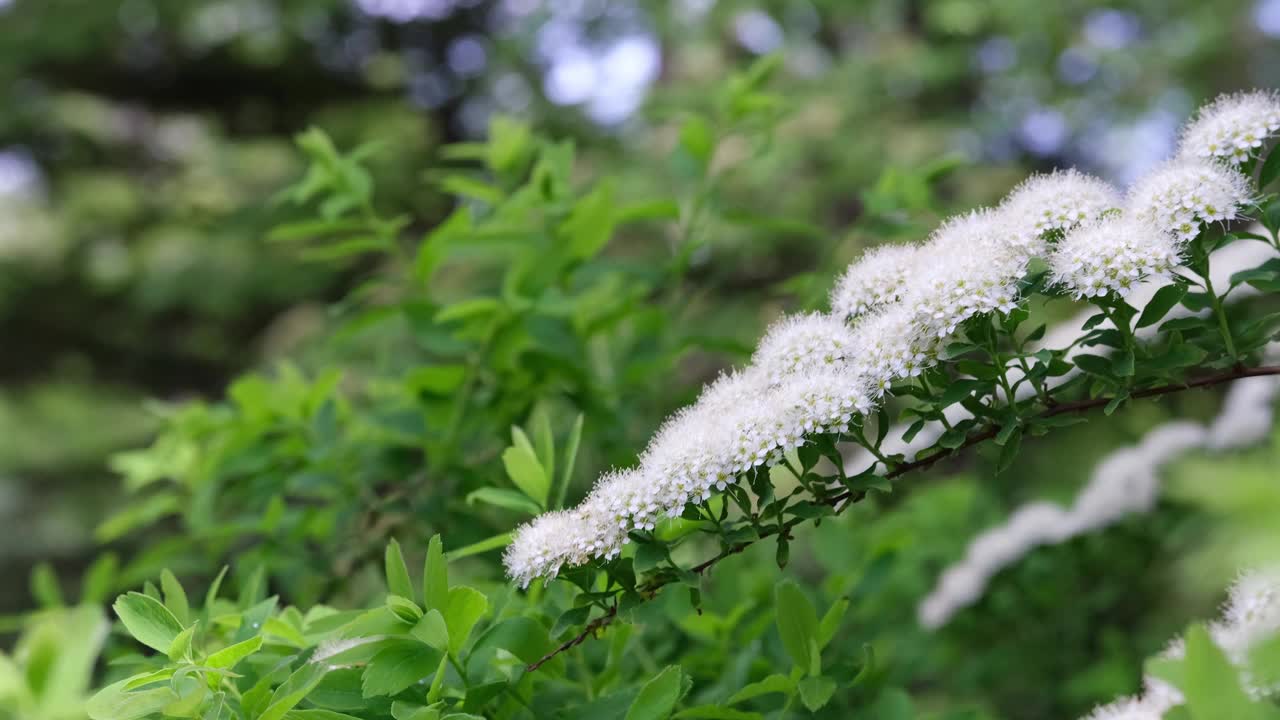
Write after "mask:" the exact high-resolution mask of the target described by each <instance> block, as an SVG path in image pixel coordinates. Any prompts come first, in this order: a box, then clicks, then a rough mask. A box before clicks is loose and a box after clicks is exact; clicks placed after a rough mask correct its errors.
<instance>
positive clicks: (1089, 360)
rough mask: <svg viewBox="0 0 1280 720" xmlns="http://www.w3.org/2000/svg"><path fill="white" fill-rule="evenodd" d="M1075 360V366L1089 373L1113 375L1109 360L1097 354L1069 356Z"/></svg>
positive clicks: (1106, 376)
mask: <svg viewBox="0 0 1280 720" xmlns="http://www.w3.org/2000/svg"><path fill="white" fill-rule="evenodd" d="M1071 359H1072V360H1073V361H1075V364H1076V366H1078V367H1079V368H1080V369H1081V370H1083V371H1085V372H1087V373H1089V374H1090V375H1098V376H1101V377H1105V378H1111V377H1114V376H1113V375H1112V369H1111V361H1110V360H1108V359H1107V358H1104V357H1101V356H1099V355H1083V354H1082V355H1076V356H1075V357H1073V358H1071Z"/></svg>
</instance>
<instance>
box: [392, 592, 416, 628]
mask: <svg viewBox="0 0 1280 720" xmlns="http://www.w3.org/2000/svg"><path fill="white" fill-rule="evenodd" d="M387 609H388V610H390V611H391V612H392V613H394V614H395V616H396V617H398V618H400V619H401V620H403V621H405V622H407V623H416V622H418V620H420V619H421V618H422V608H420V607H418V604H417V603H415V602H414V601H412V600H410V599H408V598H405V597H401V596H399V595H388V596H387Z"/></svg>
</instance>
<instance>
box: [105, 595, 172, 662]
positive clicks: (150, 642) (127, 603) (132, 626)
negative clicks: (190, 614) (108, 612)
mask: <svg viewBox="0 0 1280 720" xmlns="http://www.w3.org/2000/svg"><path fill="white" fill-rule="evenodd" d="M112 608H113V609H114V610H115V611H116V615H117V616H118V617H119V618H120V621H121V622H123V623H124V626H125V628H126V629H127V630H128V631H129V634H130V635H132V636H133V638H134V639H135V640H137V641H138V642H140V643H142V644H143V645H146V646H147V647H149V648H151V649H153V650H157V651H159V652H162V653H168V652H169V648H170V646H172V645H173V640H174V638H176V637H178V635H179V634H180V633H181V632H182V623H180V622H178V619H177V618H176V617H174V616H173V613H172V612H170V611H169V608H167V607H165V606H164V605H163V604H162V603H161V602H160V601H159V600H156V599H155V598H153V597H149V596H147V595H143V594H142V593H139V592H130V593H128V594H126V595H121V596H120V597H119V598H117V599H116V603H115V605H113V606H112Z"/></svg>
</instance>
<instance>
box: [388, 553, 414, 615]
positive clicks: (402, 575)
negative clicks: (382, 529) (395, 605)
mask: <svg viewBox="0 0 1280 720" xmlns="http://www.w3.org/2000/svg"><path fill="white" fill-rule="evenodd" d="M384 566H385V567H386V573H387V589H388V590H389V591H390V592H391V594H392V595H399V596H400V597H402V598H405V599H406V600H409V601H410V602H412V601H413V600H414V590H413V583H412V582H411V581H410V580H409V566H408V565H405V564H404V555H403V554H401V552H400V543H398V542H396V540H395V538H392V539H391V542H389V543H387V552H386V557H385V561H384Z"/></svg>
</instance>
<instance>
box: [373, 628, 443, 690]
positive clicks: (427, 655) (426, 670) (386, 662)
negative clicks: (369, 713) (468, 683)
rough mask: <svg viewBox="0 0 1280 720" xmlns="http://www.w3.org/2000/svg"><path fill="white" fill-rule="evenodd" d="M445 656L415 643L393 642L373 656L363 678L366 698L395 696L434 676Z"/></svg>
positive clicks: (414, 641)
mask: <svg viewBox="0 0 1280 720" xmlns="http://www.w3.org/2000/svg"><path fill="white" fill-rule="evenodd" d="M443 655H444V653H442V652H440V651H439V650H437V649H435V648H433V647H431V646H430V645H426V644H424V643H420V642H417V641H416V640H393V641H391V642H390V643H389V644H388V645H387V646H386V647H384V648H383V649H382V650H380V651H379V652H378V654H377V655H374V656H373V659H372V660H370V661H369V664H368V665H367V666H365V669H364V675H363V676H362V678H361V690H362V692H363V694H364V697H366V698H371V697H377V696H379V695H395V694H396V693H398V692H401V691H402V690H404V689H405V688H408V687H409V686H410V685H413V684H414V683H416V682H418V681H419V680H422V679H424V678H426V677H427V676H428V675H431V673H433V672H435V669H436V666H437V665H439V663H440V658H441V657H442V656H443Z"/></svg>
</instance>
